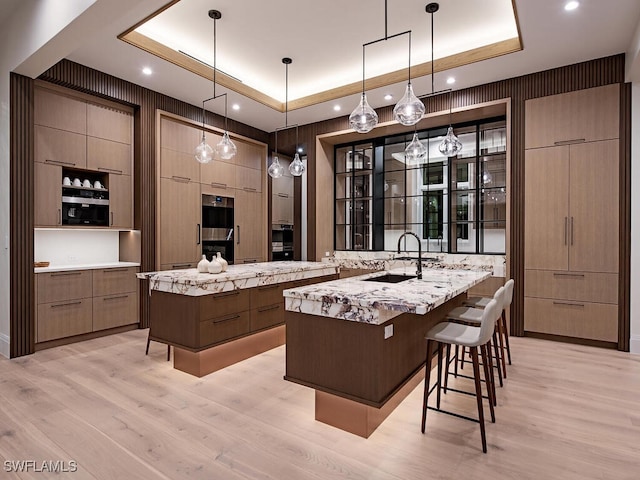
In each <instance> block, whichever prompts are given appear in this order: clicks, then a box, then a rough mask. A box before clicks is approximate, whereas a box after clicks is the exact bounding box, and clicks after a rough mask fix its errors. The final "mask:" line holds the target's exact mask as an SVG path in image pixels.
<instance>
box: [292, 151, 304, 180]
mask: <svg viewBox="0 0 640 480" xmlns="http://www.w3.org/2000/svg"><path fill="white" fill-rule="evenodd" d="M305 169H306V167H305V166H304V163H302V160H300V155H298V154H297V153H296V154H295V156H294V157H293V162H291V165H289V172H291V175H293V176H294V177H299V176H300V175H302V174H303V173H304V171H305Z"/></svg>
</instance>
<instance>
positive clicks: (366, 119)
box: [349, 93, 378, 133]
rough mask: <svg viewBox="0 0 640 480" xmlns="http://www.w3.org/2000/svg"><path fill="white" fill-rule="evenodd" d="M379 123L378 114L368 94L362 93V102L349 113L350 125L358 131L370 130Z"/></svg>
mask: <svg viewBox="0 0 640 480" xmlns="http://www.w3.org/2000/svg"><path fill="white" fill-rule="evenodd" d="M377 124H378V114H377V113H376V111H375V110H374V109H373V108H371V105H369V102H367V95H366V94H365V93H363V94H362V98H361V99H360V103H359V104H358V106H357V107H356V108H355V110H354V111H353V112H351V115H349V125H351V128H353V129H354V130H355V131H356V132H358V133H367V132H370V131H371V130H372V129H373V127H375V126H376V125H377Z"/></svg>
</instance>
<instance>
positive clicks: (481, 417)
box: [469, 347, 491, 453]
mask: <svg viewBox="0 0 640 480" xmlns="http://www.w3.org/2000/svg"><path fill="white" fill-rule="evenodd" d="M480 348H482V347H480ZM469 350H471V360H472V363H473V378H474V380H475V384H476V403H477V404H478V422H479V423H480V437H481V438H482V451H483V452H484V453H487V437H486V435H485V431H484V411H483V407H482V387H481V386H480V366H479V365H478V347H470V348H469ZM483 363H485V365H486V362H483ZM489 396H491V394H489ZM489 403H491V402H489Z"/></svg>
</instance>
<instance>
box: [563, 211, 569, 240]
mask: <svg viewBox="0 0 640 480" xmlns="http://www.w3.org/2000/svg"><path fill="white" fill-rule="evenodd" d="M568 222H569V217H564V244H565V245H566V244H567V236H568V233H567V232H568V231H569V228H568Z"/></svg>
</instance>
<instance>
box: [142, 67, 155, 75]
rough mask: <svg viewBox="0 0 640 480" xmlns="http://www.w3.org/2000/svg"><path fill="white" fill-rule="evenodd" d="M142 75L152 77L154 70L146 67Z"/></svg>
mask: <svg viewBox="0 0 640 480" xmlns="http://www.w3.org/2000/svg"><path fill="white" fill-rule="evenodd" d="M142 73H144V74H145V75H151V74H152V73H153V70H151V69H150V68H149V67H144V68H143V69H142Z"/></svg>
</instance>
